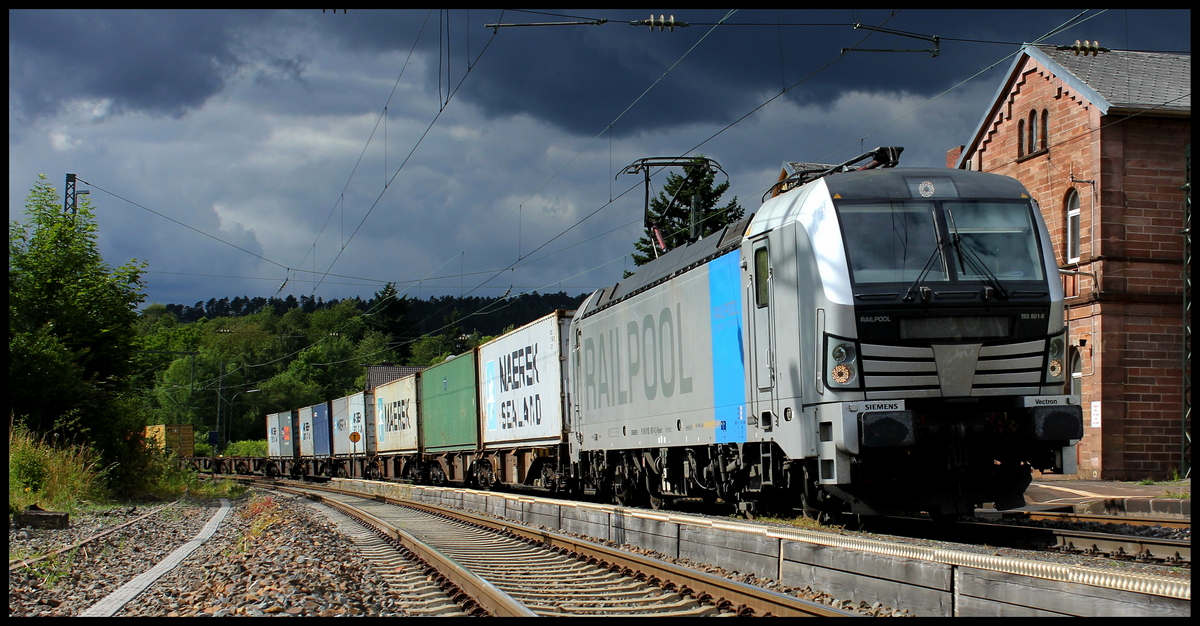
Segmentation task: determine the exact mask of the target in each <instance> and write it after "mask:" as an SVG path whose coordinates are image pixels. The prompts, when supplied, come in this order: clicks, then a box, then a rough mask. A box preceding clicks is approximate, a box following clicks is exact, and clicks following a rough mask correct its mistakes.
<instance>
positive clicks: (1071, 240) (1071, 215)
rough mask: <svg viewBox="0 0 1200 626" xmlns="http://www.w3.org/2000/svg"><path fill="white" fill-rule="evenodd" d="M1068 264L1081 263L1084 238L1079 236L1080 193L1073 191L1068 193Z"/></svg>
mask: <svg viewBox="0 0 1200 626" xmlns="http://www.w3.org/2000/svg"><path fill="white" fill-rule="evenodd" d="M1065 204H1066V209H1067V263H1076V262H1078V261H1079V250H1080V248H1081V247H1082V246H1081V241H1082V238H1081V237H1080V235H1079V230H1080V227H1081V223H1080V219H1079V192H1078V191H1075V190H1074V189H1071V190H1070V191H1068V192H1067V201H1066V202H1065Z"/></svg>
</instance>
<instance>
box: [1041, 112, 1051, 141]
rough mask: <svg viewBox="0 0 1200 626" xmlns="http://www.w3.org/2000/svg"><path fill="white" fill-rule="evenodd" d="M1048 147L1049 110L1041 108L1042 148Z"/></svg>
mask: <svg viewBox="0 0 1200 626" xmlns="http://www.w3.org/2000/svg"><path fill="white" fill-rule="evenodd" d="M1049 149H1050V111H1048V110H1046V109H1042V150H1049Z"/></svg>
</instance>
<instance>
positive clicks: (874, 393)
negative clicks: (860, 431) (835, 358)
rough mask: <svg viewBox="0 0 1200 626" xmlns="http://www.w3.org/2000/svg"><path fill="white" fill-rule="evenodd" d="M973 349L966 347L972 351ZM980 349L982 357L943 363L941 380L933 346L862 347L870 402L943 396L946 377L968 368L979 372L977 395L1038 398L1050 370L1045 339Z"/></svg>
mask: <svg viewBox="0 0 1200 626" xmlns="http://www.w3.org/2000/svg"><path fill="white" fill-rule="evenodd" d="M970 346H971V344H966V347H970ZM974 346H977V347H978V353H977V356H976V358H974V359H970V358H962V357H959V359H958V360H957V361H956V362H953V363H941V364H940V365H941V368H940V369H941V371H942V372H943V374H942V375H939V363H938V360H937V356H936V355H935V350H934V348H933V346H932V345H930V346H895V345H883V344H862V345H861V348H860V349H861V351H862V352H861V353H862V373H863V383H864V386H865V390H866V395H867V398H868V399H883V398H889V397H895V396H896V395H897V392H899V393H901V394H902V395H904V396H907V397H912V398H938V397H942V396H943V395H944V394H943V390H944V385H943V382H944V381H943V380H942V378H943V376H944V375H945V373H946V372H949V371H954V372H956V373H958V374H962V373H963V369H962V368H970V370H969V371H972V372H974V375H973V378H972V380H971V384H970V395H971V396H991V395H1009V394H1036V393H1038V392H1039V391H1040V384H1041V380H1042V370H1043V367H1044V365H1045V351H1046V341H1045V340H1044V339H1036V340H1033V341H1021V342H1017V343H1008V344H999V345H988V346H981V345H979V344H974ZM957 352H958V353H962V352H963V351H962V350H960V351H957ZM967 352H970V350H968V351H967ZM943 358H945V357H943Z"/></svg>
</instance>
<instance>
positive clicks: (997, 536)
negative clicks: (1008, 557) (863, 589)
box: [864, 514, 1192, 567]
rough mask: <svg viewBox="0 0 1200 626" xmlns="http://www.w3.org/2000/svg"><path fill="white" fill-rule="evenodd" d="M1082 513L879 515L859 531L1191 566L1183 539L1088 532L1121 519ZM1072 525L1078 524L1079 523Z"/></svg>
mask: <svg viewBox="0 0 1200 626" xmlns="http://www.w3.org/2000/svg"><path fill="white" fill-rule="evenodd" d="M1039 515H1043V514H1039ZM1074 517H1078V516H1074ZM1088 517H1090V518H1091V519H1086V520H1078V519H1071V517H1059V518H1054V519H1055V521H1056V522H1058V523H1059V524H1063V525H1062V526H1054V525H1039V524H1037V523H1036V520H1034V518H1033V517H1032V516H1030V517H1029V518H1027V519H1010V520H1009V521H1008V522H1007V523H998V522H987V521H958V522H954V523H950V524H944V523H936V522H932V521H930V520H923V519H912V518H884V519H880V520H872V521H871V522H870V523H869V524H866V525H864V529H869V530H871V531H873V532H881V533H891V534H899V535H904V536H910V537H919V538H922V539H934V540H940V541H953V542H960V543H969V544H977V545H991V546H997V547H1006V548H1018V549H1026V550H1042V551H1053V552H1060V553H1063V554H1075V555H1081V556H1089V557H1096V558H1103V559H1110V560H1115V561H1136V562H1140V563H1156V564H1162V565H1170V566H1179V567H1191V562H1192V548H1191V541H1190V540H1188V539H1173V538H1165V537H1152V536H1143V535H1138V534H1128V533H1119V532H1105V531H1098V530H1092V529H1090V528H1088V526H1089V524H1090V525H1092V526H1094V525H1096V524H1123V522H1122V521H1120V518H1113V517H1111V516H1108V517H1105V518H1104V519H1103V521H1101V520H1100V519H1099V518H1097V517H1096V516H1088ZM1046 519H1050V518H1046ZM1077 524H1083V525H1084V527H1079V526H1077Z"/></svg>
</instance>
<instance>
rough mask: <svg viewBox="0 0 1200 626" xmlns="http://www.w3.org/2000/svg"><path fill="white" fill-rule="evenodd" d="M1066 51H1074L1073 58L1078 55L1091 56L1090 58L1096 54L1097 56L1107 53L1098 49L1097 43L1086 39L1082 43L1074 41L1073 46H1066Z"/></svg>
mask: <svg viewBox="0 0 1200 626" xmlns="http://www.w3.org/2000/svg"><path fill="white" fill-rule="evenodd" d="M1060 49H1061V48H1060ZM1066 49H1068V50H1074V51H1075V56H1079V55H1080V54H1082V55H1083V56H1087V55H1088V54H1091V55H1092V56H1096V55H1097V54H1099V53H1101V52H1108V50H1106V49H1105V48H1102V47H1100V42H1099V41H1088V40H1086V39H1085V40H1083V41H1079V40H1078V39H1076V40H1075V45H1073V46H1066Z"/></svg>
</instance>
